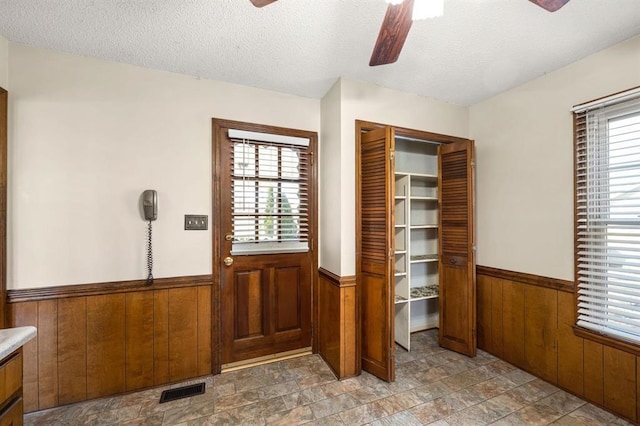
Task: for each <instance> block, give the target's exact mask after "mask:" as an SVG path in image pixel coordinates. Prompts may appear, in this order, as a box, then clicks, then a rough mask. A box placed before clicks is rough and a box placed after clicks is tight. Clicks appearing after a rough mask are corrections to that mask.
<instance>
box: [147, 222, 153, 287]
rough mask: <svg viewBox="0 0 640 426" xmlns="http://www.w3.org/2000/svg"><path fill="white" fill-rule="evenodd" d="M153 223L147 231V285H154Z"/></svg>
mask: <svg viewBox="0 0 640 426" xmlns="http://www.w3.org/2000/svg"><path fill="white" fill-rule="evenodd" d="M152 231H153V230H152V228H151V221H149V227H148V230H147V270H148V271H149V275H147V285H151V284H153V274H152V272H151V271H152V270H153V251H152V245H151V235H152Z"/></svg>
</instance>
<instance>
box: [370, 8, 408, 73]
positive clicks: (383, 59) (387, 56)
mask: <svg viewBox="0 0 640 426" xmlns="http://www.w3.org/2000/svg"><path fill="white" fill-rule="evenodd" d="M412 12H413V0H404V1H403V2H402V3H400V4H398V5H392V4H389V6H388V7H387V13H386V14H385V15H384V20H383V21H382V26H381V27H380V32H379V33H378V40H377V41H376V45H375V47H374V48H373V53H372V54H371V59H370V60H369V66H372V67H374V66H376V65H384V64H391V63H393V62H395V61H397V60H398V57H399V56H400V52H401V51H402V46H403V45H404V41H405V40H406V39H407V34H409V30H410V29H411V24H412V23H413V20H412V19H411V14H412Z"/></svg>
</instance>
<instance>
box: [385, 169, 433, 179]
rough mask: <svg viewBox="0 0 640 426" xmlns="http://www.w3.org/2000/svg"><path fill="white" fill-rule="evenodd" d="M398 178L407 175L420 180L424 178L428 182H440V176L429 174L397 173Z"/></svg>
mask: <svg viewBox="0 0 640 426" xmlns="http://www.w3.org/2000/svg"><path fill="white" fill-rule="evenodd" d="M395 175H396V176H407V175H411V177H414V178H416V177H418V178H423V179H426V180H438V176H437V175H432V174H429V173H414V172H400V171H396V173H395Z"/></svg>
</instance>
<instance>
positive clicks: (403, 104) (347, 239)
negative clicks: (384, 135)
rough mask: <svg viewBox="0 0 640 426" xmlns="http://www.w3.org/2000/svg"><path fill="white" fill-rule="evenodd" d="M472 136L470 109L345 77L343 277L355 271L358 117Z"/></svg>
mask: <svg viewBox="0 0 640 426" xmlns="http://www.w3.org/2000/svg"><path fill="white" fill-rule="evenodd" d="M357 119H359V120H366V121H373V122H377V123H382V124H389V125H393V126H398V127H406V128H410V129H416V130H424V131H429V132H434V133H443V134H446V135H451V136H459V137H468V136H469V128H468V124H469V115H468V108H466V107H461V106H456V105H452V104H447V103H445V102H440V101H436V100H433V99H428V98H425V97H422V96H418V95H415V94H411V93H406V92H399V91H396V90H391V89H387V88H384V87H380V86H376V85H373V84H369V83H363V82H360V81H354V80H348V79H342V84H341V136H340V138H341V141H342V146H341V151H340V168H341V178H340V186H339V187H336V188H335V191H334V192H335V193H336V194H338V193H340V199H341V201H340V210H341V224H342V225H341V233H342V240H341V243H340V244H341V249H340V250H341V253H342V255H341V269H340V271H332V272H334V273H336V274H339V275H341V276H348V275H354V274H355V268H356V258H355V243H356V240H355V215H356V214H355V161H356V160H355V120H357Z"/></svg>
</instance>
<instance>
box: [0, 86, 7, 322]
mask: <svg viewBox="0 0 640 426" xmlns="http://www.w3.org/2000/svg"><path fill="white" fill-rule="evenodd" d="M8 109H9V105H8V92H7V91H6V90H5V89H3V88H2V87H0V328H5V327H6V325H7V324H9V318H8V309H7V303H6V302H7V183H8V177H7V139H8V137H7V134H8V127H9V125H8V121H9V116H8Z"/></svg>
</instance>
